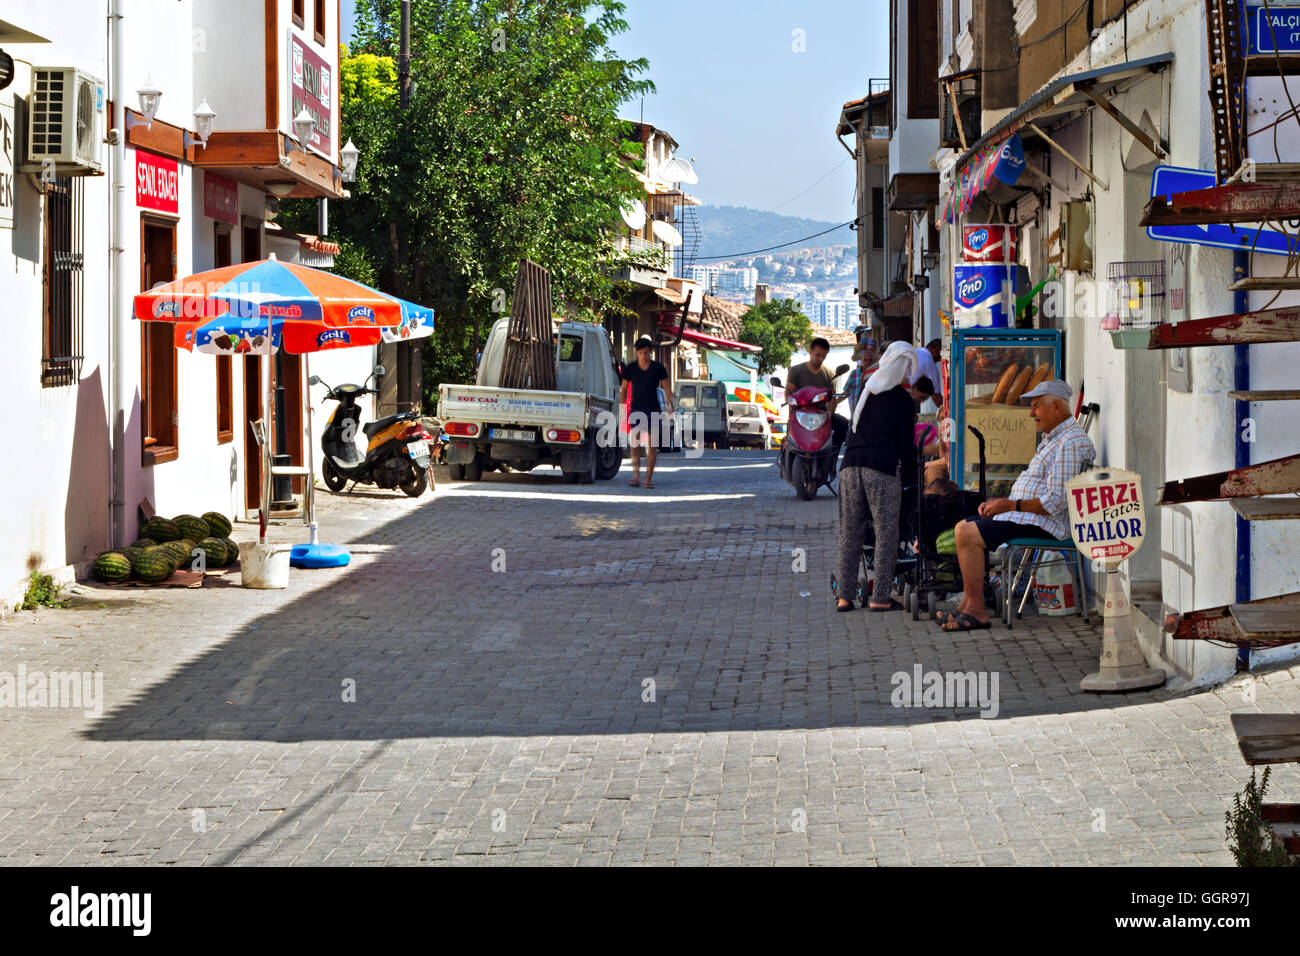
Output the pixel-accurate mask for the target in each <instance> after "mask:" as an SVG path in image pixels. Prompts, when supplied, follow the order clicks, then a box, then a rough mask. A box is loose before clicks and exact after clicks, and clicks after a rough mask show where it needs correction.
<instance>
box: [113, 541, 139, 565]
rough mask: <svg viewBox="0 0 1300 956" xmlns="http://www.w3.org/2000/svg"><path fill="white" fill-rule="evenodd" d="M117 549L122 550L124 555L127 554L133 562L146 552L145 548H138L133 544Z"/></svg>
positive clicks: (128, 558)
mask: <svg viewBox="0 0 1300 956" xmlns="http://www.w3.org/2000/svg"><path fill="white" fill-rule="evenodd" d="M117 550H119V551H121V552H122V553H123V554H124V555H126V558H127V560H128V561H130V562H131V563H132V564H134V563H135V559H136V558H138V557H139V556H140V555H142V554H144V548H137V547H136V546H135V545H133V544H132V545H128V546H127V547H125V548H118V549H117Z"/></svg>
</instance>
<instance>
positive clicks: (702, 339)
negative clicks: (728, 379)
mask: <svg viewBox="0 0 1300 956" xmlns="http://www.w3.org/2000/svg"><path fill="white" fill-rule="evenodd" d="M660 331H662V332H671V333H672V334H673V335H676V334H677V329H676V328H669V327H664V326H660ZM682 338H683V339H684V340H685V341H687V342H694V343H696V344H697V345H703V346H704V347H705V348H709V349H714V350H716V351H719V352H752V353H755V354H757V353H759V352H761V351H763V350H762V349H761V348H760V347H759V346H757V345H750V344H749V343H748V342H733V341H732V340H731V339H724V338H720V337H719V336H716V335H708V334H707V333H705V332H696V331H695V330H694V329H683V330H682Z"/></svg>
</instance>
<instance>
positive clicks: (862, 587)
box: [858, 578, 871, 607]
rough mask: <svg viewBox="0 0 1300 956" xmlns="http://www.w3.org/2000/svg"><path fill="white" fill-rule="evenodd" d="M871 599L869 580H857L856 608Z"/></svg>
mask: <svg viewBox="0 0 1300 956" xmlns="http://www.w3.org/2000/svg"><path fill="white" fill-rule="evenodd" d="M870 599H871V580H870V579H869V578H858V607H863V606H865V605H866V603H867V602H868V601H869V600H870Z"/></svg>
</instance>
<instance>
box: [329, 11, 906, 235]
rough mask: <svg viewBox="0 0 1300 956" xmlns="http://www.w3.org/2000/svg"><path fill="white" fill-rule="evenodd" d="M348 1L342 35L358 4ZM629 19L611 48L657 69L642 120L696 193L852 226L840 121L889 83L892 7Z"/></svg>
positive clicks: (849, 167)
mask: <svg viewBox="0 0 1300 956" xmlns="http://www.w3.org/2000/svg"><path fill="white" fill-rule="evenodd" d="M342 5H343V11H342V12H343V19H344V35H345V36H347V35H350V31H351V22H352V18H353V12H352V11H353V8H354V7H355V2H354V0H342ZM626 19H627V21H628V24H629V25H630V27H631V29H630V30H629V31H628V32H627V33H624V34H623V35H622V36H620V37H618V38H617V39H616V41H615V48H616V49H617V50H618V51H619V53H621V54H622V55H624V56H626V57H629V58H632V57H639V56H643V57H645V58H646V59H647V60H649V61H650V73H649V76H650V79H652V80H654V82H655V85H656V87H657V88H658V92H657V93H656V94H655V95H654V96H649V97H646V100H645V106H644V110H645V120H646V122H649V123H653V124H654V125H655V126H659V127H661V128H663V129H666V130H668V132H670V133H672V135H673V137H674V138H675V139H676V140H677V142H678V143H680V144H681V150H680V153H681V155H683V156H686V157H694V159H695V163H696V169H697V170H698V172H699V175H700V182H699V184H698V185H697V186H695V187H693V188H692V192H694V194H695V195H697V196H699V197H700V199H702V200H703V201H704V202H705V203H707V204H710V205H731V206H751V207H753V208H755V209H776V210H777V211H779V212H781V213H784V214H787V215H793V216H806V217H808V218H810V219H820V220H826V221H831V222H844V221H847V220H849V219H852V218H853V214H854V210H853V163H852V161H851V160H850V159H849V156H848V154H847V153H846V152H845V151H844V149H843V148H842V147H841V146H840V145H839V144H838V143H836V142H835V123H836V120H837V119H838V118H839V111H840V107H841V105H842V104H843V103H844V102H845V101H847V100H853V99H857V98H859V97H860V96H863V95H864V94H865V93H866V91H867V80H868V78H869V77H881V76H888V75H889V59H888V58H889V4H888V2H887V0H806V2H802V3H798V2H791V0H627V14H626ZM796 31H801V32H796ZM800 43H801V44H802V46H803V52H796V49H795V48H796V46H799V45H800ZM641 110H642V106H641V103H640V101H637V102H634V103H629V104H627V105H626V106H625V107H624V111H623V112H624V115H625V116H626V117H627V118H629V119H639V118H640V117H641ZM823 177H824V178H823ZM819 179H820V182H817V181H818V180H819ZM814 183H816V185H814ZM809 187H812V188H809ZM805 190H806V191H805ZM801 193H802V195H799V194H801Z"/></svg>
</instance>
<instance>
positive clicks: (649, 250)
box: [611, 235, 672, 289]
mask: <svg viewBox="0 0 1300 956" xmlns="http://www.w3.org/2000/svg"><path fill="white" fill-rule="evenodd" d="M612 266H613V272H612V274H611V277H612V278H613V279H614V281H615V282H632V283H634V284H636V285H640V286H645V287H646V288H650V289H663V288H665V287H667V285H668V275H669V273H670V272H672V257H671V256H670V255H669V254H668V252H667V250H665V249H664V248H663V247H662V246H660V245H659V244H658V243H656V242H652V241H650V240H649V239H643V238H641V237H640V236H627V235H624V236H620V237H619V238H618V239H616V240H615V242H614V255H613V256H612Z"/></svg>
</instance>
